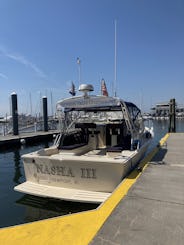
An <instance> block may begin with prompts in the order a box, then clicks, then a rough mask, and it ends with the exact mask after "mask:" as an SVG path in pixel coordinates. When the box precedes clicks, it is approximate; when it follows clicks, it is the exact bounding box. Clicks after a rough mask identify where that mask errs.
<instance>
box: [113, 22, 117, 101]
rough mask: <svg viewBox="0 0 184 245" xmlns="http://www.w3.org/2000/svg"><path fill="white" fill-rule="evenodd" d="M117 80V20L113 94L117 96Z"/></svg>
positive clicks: (115, 25)
mask: <svg viewBox="0 0 184 245" xmlns="http://www.w3.org/2000/svg"><path fill="white" fill-rule="evenodd" d="M116 80H117V20H115V21H114V83H113V95H114V96H115V97H116V89H117V88H116Z"/></svg>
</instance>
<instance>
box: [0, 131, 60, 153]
mask: <svg viewBox="0 0 184 245" xmlns="http://www.w3.org/2000/svg"><path fill="white" fill-rule="evenodd" d="M58 133H59V131H58V130H50V131H48V132H43V131H38V132H34V133H21V134H19V135H6V136H0V147H1V149H4V148H10V147H14V146H20V145H21V144H22V142H21V141H22V140H24V143H25V144H33V143H36V142H41V141H45V140H52V139H53V136H54V135H57V134H58Z"/></svg>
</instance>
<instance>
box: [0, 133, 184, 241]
mask: <svg viewBox="0 0 184 245" xmlns="http://www.w3.org/2000/svg"><path fill="white" fill-rule="evenodd" d="M183 159H184V133H171V134H166V136H165V137H164V138H163V139H161V140H160V142H159V144H158V145H157V146H156V147H155V148H154V149H153V150H152V151H151V152H150V153H149V154H148V155H147V157H146V158H145V159H143V161H141V162H140V164H139V166H138V168H137V169H135V170H134V171H133V172H131V173H130V175H129V176H127V178H125V179H124V180H123V181H122V182H121V183H120V185H119V186H118V187H117V188H116V189H115V191H114V192H113V193H112V195H111V196H110V197H109V198H108V199H107V200H106V201H105V202H104V203H103V204H101V205H100V206H99V207H98V208H97V209H94V210H90V211H85V212H81V213H76V214H71V215H66V216H62V217H57V218H52V219H47V220H42V221H37V222H33V223H29V224H24V225H18V226H13V227H8V228H3V229H0V244H4V245H8V244H16V243H17V244H19V245H23V244H39V245H42V244H48V245H51V244H54V245H57V244H58V245H61V244H68V245H87V244H90V245H111V244H115V245H118V244H119V245H121V244H126V245H134V244H135V245H147V244H149V245H150V244H151V245H155V244H159V245H162V244H163V245H165V244H167V245H173V244H177V245H180V244H181V245H183V241H184V161H183Z"/></svg>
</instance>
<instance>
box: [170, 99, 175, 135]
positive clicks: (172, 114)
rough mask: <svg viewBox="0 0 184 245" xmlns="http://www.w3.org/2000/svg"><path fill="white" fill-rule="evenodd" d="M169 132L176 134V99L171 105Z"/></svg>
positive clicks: (171, 101)
mask: <svg viewBox="0 0 184 245" xmlns="http://www.w3.org/2000/svg"><path fill="white" fill-rule="evenodd" d="M169 132H170V133H175V132H176V102H175V99H171V100H170V104H169Z"/></svg>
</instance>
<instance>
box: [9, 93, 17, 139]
mask: <svg viewBox="0 0 184 245" xmlns="http://www.w3.org/2000/svg"><path fill="white" fill-rule="evenodd" d="M11 102H12V119H13V135H18V134H19V128H18V107H17V94H16V93H15V92H13V93H12V94H11Z"/></svg>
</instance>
